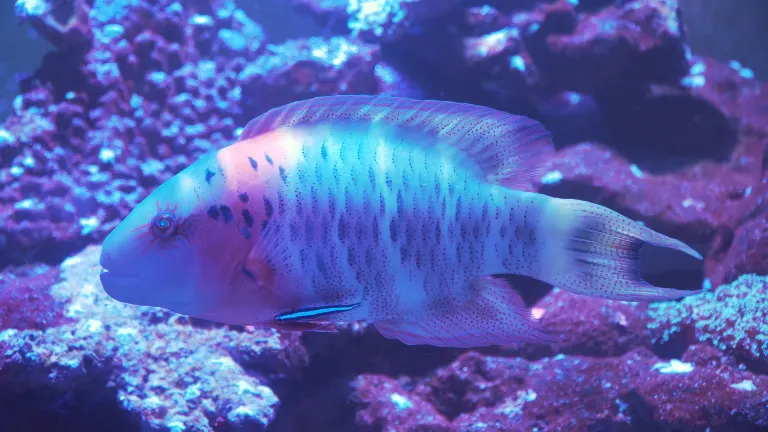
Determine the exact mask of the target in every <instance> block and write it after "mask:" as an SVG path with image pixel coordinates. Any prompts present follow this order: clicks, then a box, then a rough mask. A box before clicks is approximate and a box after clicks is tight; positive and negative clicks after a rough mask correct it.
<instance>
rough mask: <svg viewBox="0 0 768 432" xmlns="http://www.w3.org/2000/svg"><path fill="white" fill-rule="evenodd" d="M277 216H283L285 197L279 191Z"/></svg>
mask: <svg viewBox="0 0 768 432" xmlns="http://www.w3.org/2000/svg"><path fill="white" fill-rule="evenodd" d="M277 214H279V215H280V216H282V215H284V214H285V196H283V193H282V192H280V191H278V192H277Z"/></svg>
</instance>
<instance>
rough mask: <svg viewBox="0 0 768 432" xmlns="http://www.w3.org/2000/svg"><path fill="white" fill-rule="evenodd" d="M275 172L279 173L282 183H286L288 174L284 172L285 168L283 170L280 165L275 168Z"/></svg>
mask: <svg viewBox="0 0 768 432" xmlns="http://www.w3.org/2000/svg"><path fill="white" fill-rule="evenodd" d="M277 170H278V171H280V178H281V179H282V180H283V183H287V182H288V174H287V173H286V172H285V168H283V166H282V165H280V166H279V167H277Z"/></svg>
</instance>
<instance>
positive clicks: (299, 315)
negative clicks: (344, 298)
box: [275, 303, 360, 322]
mask: <svg viewBox="0 0 768 432" xmlns="http://www.w3.org/2000/svg"><path fill="white" fill-rule="evenodd" d="M358 306H360V303H355V304H351V305H338V306H321V307H315V308H307V309H298V310H294V311H291V312H284V313H281V314H279V315H275V321H277V322H286V321H289V322H290V321H300V320H306V319H312V318H317V317H321V316H325V315H333V314H335V313H339V312H347V311H351V310H352V309H354V308H356V307H358Z"/></svg>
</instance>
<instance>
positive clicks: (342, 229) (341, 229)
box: [337, 215, 347, 242]
mask: <svg viewBox="0 0 768 432" xmlns="http://www.w3.org/2000/svg"><path fill="white" fill-rule="evenodd" d="M337 229H338V233H339V240H340V241H342V242H343V241H344V240H345V239H346V238H347V223H346V221H345V220H344V216H343V215H342V216H339V226H338V228H337Z"/></svg>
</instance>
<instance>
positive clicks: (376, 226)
mask: <svg viewBox="0 0 768 432" xmlns="http://www.w3.org/2000/svg"><path fill="white" fill-rule="evenodd" d="M371 235H372V236H373V244H374V245H376V246H378V245H379V218H378V217H376V216H374V217H373V222H372V223H371Z"/></svg>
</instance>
